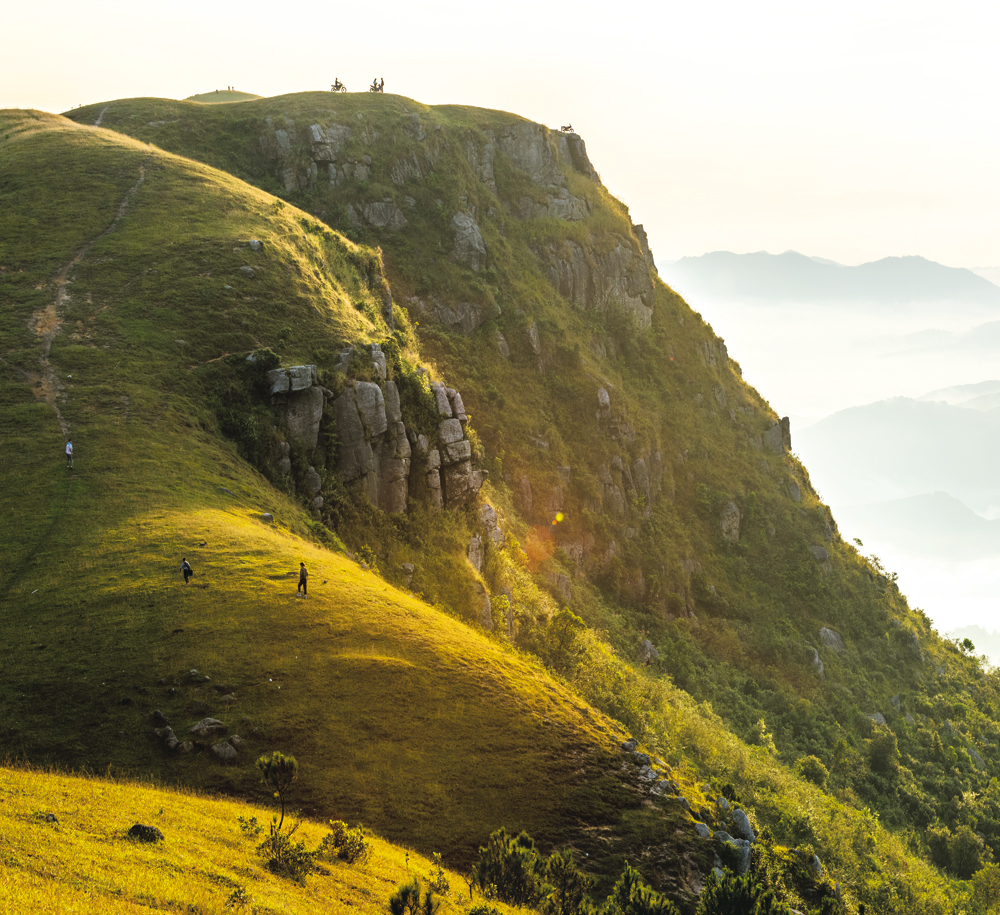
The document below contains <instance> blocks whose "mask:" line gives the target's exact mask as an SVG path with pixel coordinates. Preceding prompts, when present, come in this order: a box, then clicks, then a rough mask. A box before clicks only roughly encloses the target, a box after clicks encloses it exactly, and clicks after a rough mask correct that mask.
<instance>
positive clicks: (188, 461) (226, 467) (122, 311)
mask: <svg viewBox="0 0 1000 915" xmlns="http://www.w3.org/2000/svg"><path fill="white" fill-rule="evenodd" d="M0 170H2V174H3V181H2V184H0V224H2V229H0V239H2V241H0V308H2V310H0V343H2V345H0V350H2V355H0V392H2V393H0V428H2V430H3V449H4V451H3V475H4V476H3V478H4V485H3V487H2V489H0V510H2V512H3V515H4V517H5V518H6V519H7V524H5V526H4V529H3V533H2V534H0V539H2V545H0V617H2V623H3V627H4V630H5V631H6V632H8V633H10V634H12V635H13V634H16V637H11V638H9V639H8V640H6V642H5V652H4V657H3V660H2V665H3V689H2V690H0V740H2V746H3V749H4V752H5V753H6V754H8V755H10V756H14V757H18V756H23V757H27V758H30V759H31V760H33V761H35V762H38V763H53V764H58V765H60V766H68V767H76V768H84V767H85V768H88V769H91V770H101V771H103V770H105V769H109V768H110V769H111V770H113V771H132V772H137V771H141V772H145V773H149V774H151V775H153V776H155V777H157V778H160V779H162V780H164V781H165V782H182V783H184V784H188V785H194V786H198V787H204V788H211V789H214V790H216V791H223V792H232V793H240V794H244V795H247V794H250V795H253V794H254V793H255V792H256V791H258V790H259V789H258V787H257V775H256V770H255V769H254V766H253V761H254V759H255V758H256V756H257V755H258V753H260V752H264V751H266V750H270V749H274V748H277V749H281V750H283V751H285V752H291V753H293V754H295V755H296V756H297V757H298V759H299V761H300V763H301V766H302V775H303V777H302V790H301V794H300V796H299V797H300V803H301V805H302V807H303V809H305V810H306V811H307V812H309V813H311V814H313V815H315V816H338V817H344V818H349V819H351V820H360V821H362V822H364V823H365V824H366V825H369V826H371V827H373V828H375V829H376V830H378V831H379V832H380V833H381V834H383V835H385V836H387V837H395V838H397V839H405V840H406V841H409V842H412V843H413V844H418V845H419V846H420V847H421V848H425V849H427V850H428V851H434V850H437V851H441V852H443V853H445V854H446V855H448V856H449V858H450V859H451V860H453V861H456V862H459V863H461V862H464V861H467V860H468V858H469V855H470V854H471V852H472V851H473V850H474V848H475V847H476V845H477V843H479V842H481V841H483V839H484V838H485V836H486V835H487V834H488V832H489V831H491V830H492V829H494V828H496V827H497V826H499V825H501V824H504V823H506V824H508V825H513V826H516V827H518V828H526V829H528V830H529V831H530V832H532V833H533V834H535V835H537V836H538V837H539V838H540V839H541V840H543V841H545V842H546V843H549V844H555V843H562V842H565V841H570V840H579V841H582V842H583V843H584V844H586V841H587V840H586V834H587V830H588V829H594V830H600V829H604V828H606V827H608V826H609V825H613V824H614V823H616V822H617V821H618V820H619V819H620V817H621V816H623V815H624V814H625V813H627V812H628V811H630V810H636V809H638V814H637V815H638V816H639V821H638V822H642V821H643V818H644V817H645V818H647V819H649V821H650V822H653V821H658V820H657V818H659V819H660V820H663V821H664V822H666V823H669V822H671V818H673V819H678V817H679V820H678V821H684V820H686V821H687V822H688V823H690V816H689V815H687V814H683V813H682V812H680V813H678V814H674V815H667V816H666V819H664V817H663V815H661V814H660V813H658V812H657V811H651V812H648V814H647V813H644V812H643V811H645V808H644V807H641V798H640V797H639V795H638V794H637V792H635V791H634V790H633V789H632V788H631V787H630V785H629V783H628V780H627V779H625V780H624V781H623V777H622V775H621V773H620V771H619V761H618V758H619V757H618V752H617V747H616V744H617V742H618V741H619V740H620V739H621V734H620V732H619V731H618V730H617V729H616V726H614V725H612V724H611V723H610V722H608V721H607V720H606V719H603V718H602V717H601V716H600V715H599V714H598V713H596V712H594V711H593V710H592V709H591V708H589V707H588V706H587V705H586V704H585V703H584V702H582V701H581V700H580V699H578V698H577V697H576V696H575V695H574V694H572V693H571V692H570V691H569V690H568V689H567V688H566V687H564V686H561V685H559V684H558V683H557V682H555V681H554V680H553V679H552V678H551V677H550V676H549V675H548V674H547V673H545V672H544V671H543V669H542V668H541V667H540V666H539V665H538V664H535V663H531V662H529V661H527V660H523V659H521V658H519V657H517V656H516V655H514V654H512V653H510V652H509V651H506V650H504V649H503V648H502V647H501V646H499V645H498V644H496V643H495V642H491V641H489V640H487V639H486V638H485V637H484V636H483V635H481V634H479V633H477V632H475V631H473V630H471V629H469V628H467V627H466V626H464V625H461V624H459V623H457V622H456V621H455V620H454V619H453V618H452V617H450V616H448V615H446V614H444V613H442V612H440V611H438V610H434V609H432V608H430V607H429V606H428V605H426V604H425V603H422V602H420V601H419V600H417V599H416V598H415V597H413V596H412V595H410V594H408V593H404V592H402V591H399V590H397V589H395V588H394V587H392V586H390V585H388V584H387V583H386V582H385V581H384V580H383V579H381V578H379V577H377V576H375V575H374V574H372V573H371V572H368V571H365V570H364V569H363V568H361V567H360V566H359V565H358V564H356V563H355V562H353V561H351V560H350V559H349V558H347V557H346V556H345V555H344V554H342V553H337V552H333V551H330V550H329V549H327V548H325V547H323V546H321V545H320V543H319V542H317V541H314V540H313V539H312V537H313V533H312V532H313V530H314V527H313V526H311V522H310V519H309V517H308V516H307V515H305V514H304V513H303V512H302V511H301V509H299V508H298V507H297V506H296V505H295V504H294V503H293V502H292V501H291V500H290V499H289V498H288V497H286V496H284V495H283V494H281V493H280V492H278V491H276V490H275V489H274V488H273V487H271V486H270V485H269V484H268V483H267V482H266V481H265V480H264V478H263V477H261V476H259V475H257V474H255V473H254V472H253V471H252V470H251V469H250V468H249V467H247V465H246V464H245V463H244V462H243V461H241V459H240V458H239V457H238V456H237V454H236V452H235V448H234V447H233V446H232V445H231V444H230V443H228V442H227V441H226V440H225V439H224V438H223V437H222V436H221V435H220V434H219V432H218V424H217V420H216V419H215V415H214V413H213V412H212V410H211V409H210V408H209V407H208V406H206V403H207V399H206V398H207V394H206V391H205V390H204V383H203V380H202V378H203V376H202V374H201V373H202V367H203V366H204V365H206V364H213V363H214V362H215V361H217V360H220V359H222V358H223V357H225V356H226V354H227V353H229V352H246V351H248V350H252V349H255V348H258V347H261V346H267V345H275V346H277V345H278V343H279V341H283V344H282V349H283V350H284V352H286V353H291V354H293V358H294V357H295V356H299V357H303V356H305V355H306V354H307V353H309V352H310V351H311V349H312V347H314V346H321V345H323V341H327V340H330V339H333V340H341V339H343V338H345V337H350V338H352V339H354V338H364V337H365V336H366V335H371V334H373V333H374V332H375V326H376V323H377V321H378V320H379V318H378V312H377V309H376V308H375V306H374V304H373V293H372V292H371V291H370V290H369V285H370V284H371V276H370V274H366V272H365V271H366V270H369V271H370V269H371V268H372V263H373V261H372V257H373V255H372V253H371V252H368V251H365V250H364V249H361V248H359V247H358V246H356V245H354V244H353V243H351V242H349V241H346V240H344V239H342V238H340V237H339V236H335V235H334V233H331V232H322V231H320V232H317V230H316V229H317V227H316V226H315V224H314V223H313V222H312V221H311V220H310V219H309V218H308V217H306V216H305V214H302V213H301V212H298V211H296V210H294V209H293V208H292V207H289V206H286V205H284V204H282V203H281V202H280V201H275V200H274V199H273V198H270V197H269V196H267V195H266V194H263V193H261V192H260V191H258V190H256V189H254V188H251V187H249V186H246V185H244V184H242V183H241V182H239V181H237V180H235V179H232V178H231V177H229V176H227V175H224V174H221V173H218V172H216V171H214V170H212V169H210V168H208V167H206V166H203V165H200V164H197V163H194V162H191V161H188V160H182V159H179V158H178V157H176V156H174V155H171V154H168V153H164V152H161V151H159V150H156V149H153V148H151V147H149V146H147V145H146V144H143V143H141V142H137V141H133V140H129V139H127V138H123V137H121V136H120V135H117V134H113V133H110V132H106V131H101V130H98V129H94V128H81V127H78V126H76V125H73V124H71V123H70V122H68V121H66V120H64V119H62V118H58V117H54V116H50V115H43V114H39V113H34V112H4V113H3V114H2V116H0ZM109 229H110V231H109ZM252 238H256V239H259V240H261V241H263V243H264V252H263V254H262V255H261V257H260V258H258V259H257V260H254V261H253V264H254V270H255V272H256V274H255V278H254V279H253V280H250V279H248V278H247V277H246V276H244V275H243V274H242V273H241V271H240V267H241V266H244V265H246V264H247V262H248V261H249V260H250V259H251V255H250V252H249V251H248V249H247V247H246V245H247V241H248V240H249V239H252ZM71 261H75V266H73V268H72V270H70V271H69V272H68V274H67V272H66V270H65V267H66V265H67V264H69V263H70V262H71ZM61 276H68V282H66V283H65V284H64V285H60V282H61V281H60V280H59V279H58V278H59V277H61ZM60 290H62V291H63V293H64V295H63V297H62V298H59V295H60ZM54 302H60V303H61V304H60V305H59V307H58V308H53V303H54ZM46 315H49V316H50V319H51V320H52V321H54V322H55V324H56V329H55V332H53V333H49V331H50V330H51V327H50V325H49V324H46V321H45V320H43V319H44V318H45V316H46ZM46 343H48V344H49V346H48V350H47V351H46ZM60 419H61V421H62V423H63V424H64V425H65V426H66V427H68V429H69V431H70V433H71V435H72V439H73V441H74V444H75V446H76V461H75V467H74V469H73V470H69V469H68V468H66V467H65V466H64V460H63V455H62V450H63V442H64V438H63V434H62V431H61V428H60ZM264 511H267V512H270V513H272V514H273V516H274V519H275V520H274V523H273V524H268V523H264V522H262V521H261V519H260V514H261V513H262V512H264ZM182 556H186V557H187V558H188V559H189V560H190V562H191V564H192V565H193V566H194V568H195V570H196V575H195V578H194V579H193V580H192V582H191V584H190V585H189V586H187V587H185V586H184V584H183V583H182V581H181V578H180V575H179V572H178V566H179V564H180V559H181V557H182ZM300 561H305V562H306V563H307V565H308V567H309V568H310V570H311V574H312V578H311V582H312V587H311V592H310V595H309V597H308V599H307V600H299V599H297V598H296V596H295V588H294V583H295V579H294V573H295V571H296V570H297V568H298V563H299V562H300ZM290 575H292V576H293V577H289V576H290ZM193 670H195V671H197V674H192V673H191V671H193ZM157 709H158V710H160V711H161V712H162V714H163V715H164V716H165V717H166V719H167V720H168V721H169V723H170V725H171V726H172V727H173V728H174V730H175V731H176V732H177V734H178V736H179V737H180V738H181V739H182V740H183V739H184V738H185V736H186V731H187V729H188V728H189V727H190V726H192V725H193V724H195V723H196V722H197V721H198V720H200V719H202V718H204V717H206V716H211V717H216V718H219V719H221V720H223V721H224V722H225V723H226V724H227V725H228V727H229V733H230V734H233V733H236V734H239V735H240V736H241V737H243V738H244V740H245V741H246V742H247V743H246V748H245V749H244V750H243V751H242V752H241V755H240V757H239V760H238V762H237V764H236V765H233V766H222V765H220V764H217V763H215V762H213V757H212V755H211V752H210V751H209V750H208V748H207V747H201V748H199V747H196V748H195V750H194V752H192V753H190V754H184V753H180V754H173V755H168V754H166V753H165V752H164V750H163V749H162V748H161V746H160V744H159V741H158V740H157V739H156V738H155V736H154V735H153V733H152V728H153V721H152V719H151V717H150V716H151V713H152V712H153V711H154V710H157ZM594 852H595V856H596V857H598V858H599V857H600V856H601V854H606V855H610V856H611V858H613V859H614V862H617V863H609V864H608V867H609V870H613V869H614V867H616V866H620V860H621V856H622V854H623V852H622V851H621V850H620V849H618V848H615V847H612V846H610V845H608V844H607V843H599V844H594ZM609 861H610V859H609Z"/></svg>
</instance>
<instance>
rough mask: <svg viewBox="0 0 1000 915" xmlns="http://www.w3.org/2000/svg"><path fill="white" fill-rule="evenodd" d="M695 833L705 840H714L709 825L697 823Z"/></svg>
mask: <svg viewBox="0 0 1000 915" xmlns="http://www.w3.org/2000/svg"><path fill="white" fill-rule="evenodd" d="M694 831H695V834H696V835H698V836H700V837H701V838H703V839H711V838H712V830H711V829H709V828H708V825H707V824H706V823H695V824H694Z"/></svg>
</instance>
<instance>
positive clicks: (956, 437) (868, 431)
mask: <svg viewBox="0 0 1000 915" xmlns="http://www.w3.org/2000/svg"><path fill="white" fill-rule="evenodd" d="M966 387H970V388H978V386H966ZM957 390H958V389H954V388H953V389H950V391H951V396H952V397H953V398H954V397H956V396H958V395H957V394H956V393H955V392H956V391H957ZM966 393H968V394H969V395H970V396H969V397H968V398H966V400H967V401H968V406H966V405H964V404H963V405H962V406H957V405H954V404H952V403H947V402H945V396H944V394H943V393H942V394H941V395H940V396H941V399H940V400H938V399H937V394H931V395H925V396H926V397H927V398H931V397H934V398H935V399H934V400H933V401H932V400H930V399H927V400H925V399H921V400H913V399H910V398H906V397H896V398H893V399H891V400H883V401H879V402H878V403H872V404H867V405H866V406H863V407H851V408H850V409H848V410H841V411H839V412H838V413H834V414H833V415H832V416H828V417H826V419H822V420H820V421H819V422H817V423H815V424H814V425H812V426H809V427H808V428H806V429H803V430H801V431H800V432H799V433H798V434H797V435H796V433H795V430H794V429H793V430H792V435H793V442H794V443H795V446H796V449H797V450H798V451H799V453H801V454H802V455H803V456H804V457H805V458H806V459H807V460H808V463H809V468H810V474H811V477H812V480H813V483H814V485H816V487H817V488H818V489H819V490H820V491H821V492H822V493H823V495H824V497H826V498H829V499H830V500H831V501H832V502H833V504H834V505H836V506H838V507H839V506H850V505H864V504H867V503H871V502H885V501H889V500H894V499H907V498H910V497H912V496H923V495H926V494H927V493H934V492H948V493H950V494H951V495H953V496H955V497H956V498H958V499H959V500H961V501H962V502H964V503H965V504H966V505H968V506H970V507H971V508H972V509H973V510H975V511H981V512H985V511H987V510H989V509H990V508H991V507H993V506H996V505H997V504H1000V475H998V472H997V462H998V456H1000V411H997V410H990V411H987V412H983V411H981V410H977V409H969V406H975V403H974V401H976V400H978V398H979V397H980V396H983V397H990V396H991V393H989V392H987V393H985V394H983V395H978V394H976V393H975V392H974V391H967V392H966ZM839 510H840V509H839V508H838V511H839Z"/></svg>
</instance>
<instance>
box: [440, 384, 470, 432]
mask: <svg viewBox="0 0 1000 915" xmlns="http://www.w3.org/2000/svg"><path fill="white" fill-rule="evenodd" d="M446 393H447V394H448V402H449V403H450V404H451V412H452V414H453V415H454V417H455V419H457V420H458V421H459V422H460V423H461V424H462V425H463V426H464V425H465V424H466V423H467V422H468V421H469V417H468V414H467V413H466V412H465V404H464V403H463V402H462V395H461V394H459V393H458V391H456V390H454V389H453V388H447V389H446Z"/></svg>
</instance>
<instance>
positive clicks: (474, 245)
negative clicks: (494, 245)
mask: <svg viewBox="0 0 1000 915" xmlns="http://www.w3.org/2000/svg"><path fill="white" fill-rule="evenodd" d="M451 228H452V231H453V232H454V233H455V244H454V247H453V249H452V257H453V258H454V259H455V260H456V261H458V262H459V263H460V264H465V265H466V266H467V267H471V268H472V269H473V270H482V268H483V267H485V266H486V245H485V243H484V242H483V236H482V234H481V233H480V231H479V225H478V224H477V223H476V220H475V219H473V217H472V215H471V214H469V213H456V214H455V215H454V216H453V217H452V219H451Z"/></svg>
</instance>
